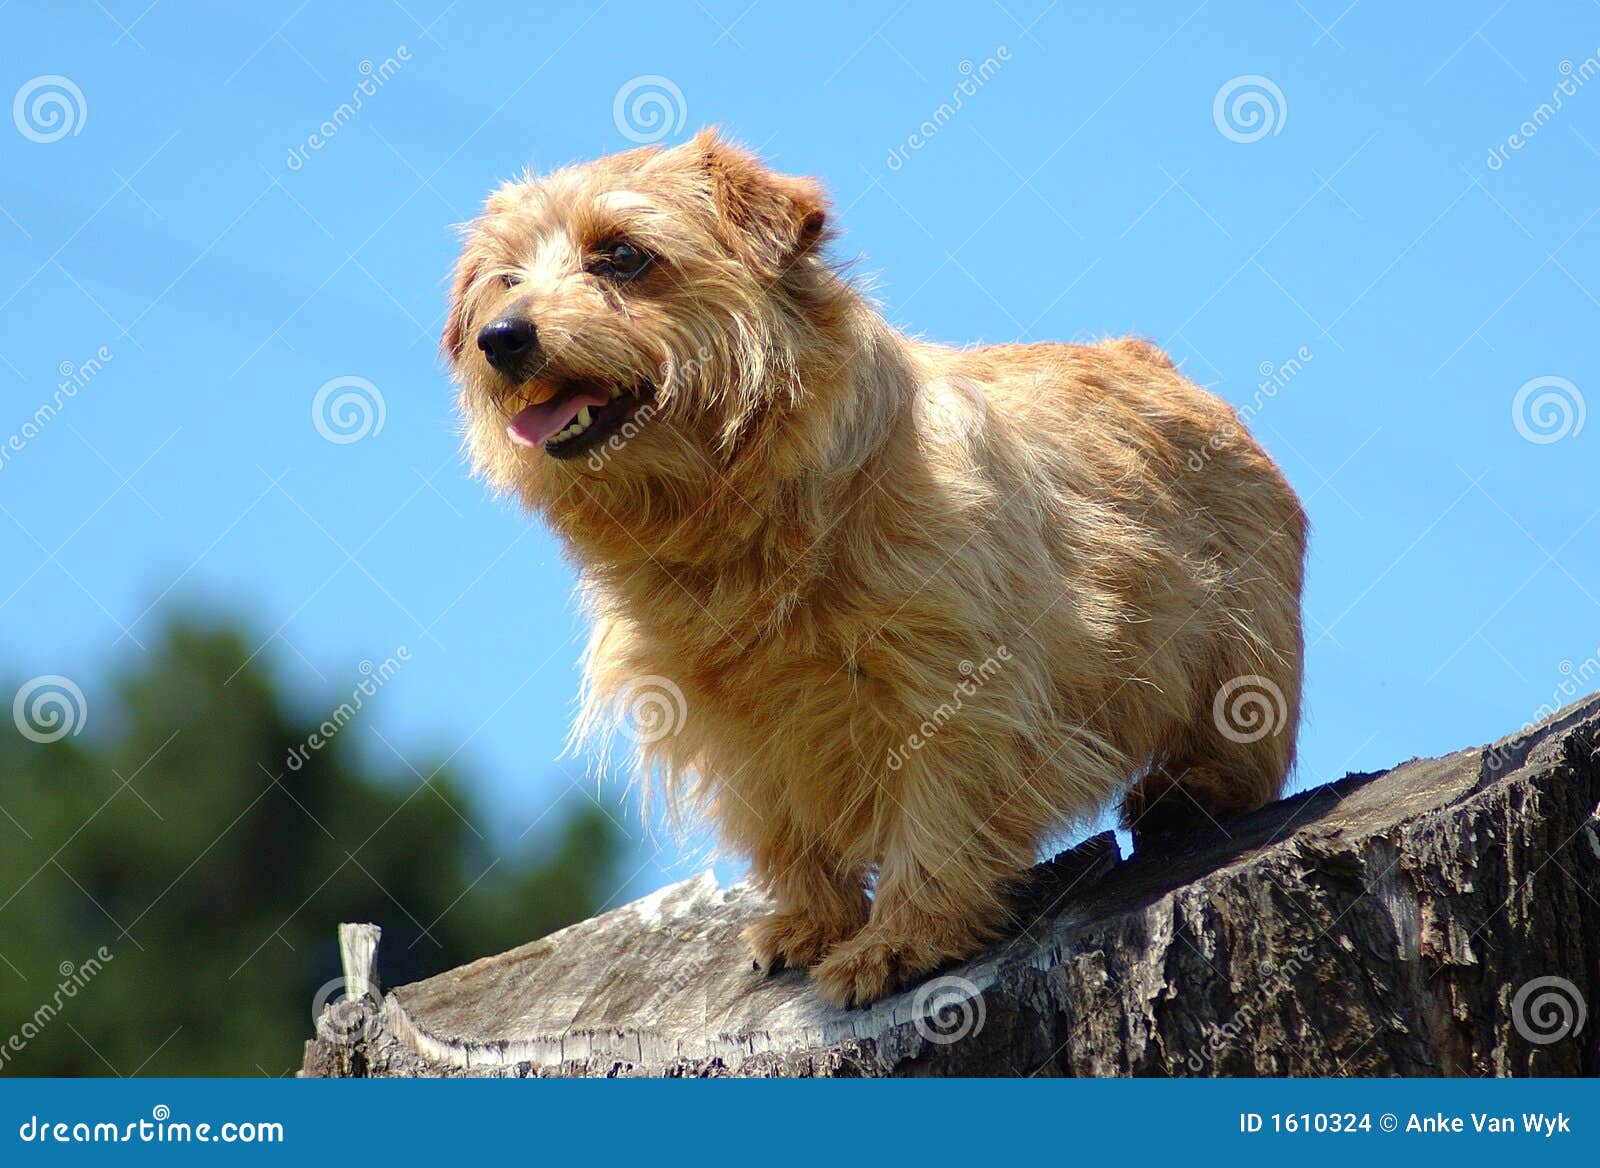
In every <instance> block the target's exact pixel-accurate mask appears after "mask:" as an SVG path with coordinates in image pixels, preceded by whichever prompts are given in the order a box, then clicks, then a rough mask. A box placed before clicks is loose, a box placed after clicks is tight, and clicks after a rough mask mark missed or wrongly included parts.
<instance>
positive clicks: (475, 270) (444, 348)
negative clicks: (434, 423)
mask: <svg viewBox="0 0 1600 1168" xmlns="http://www.w3.org/2000/svg"><path fill="white" fill-rule="evenodd" d="M482 270H483V258H482V257H481V256H479V255H477V254H476V253H475V252H474V251H473V250H472V246H471V244H470V243H469V244H468V245H467V246H466V247H465V248H464V249H463V250H462V253H461V257H460V258H459V259H458V260H456V266H455V271H454V272H453V273H452V274H451V277H450V309H449V313H448V315H446V316H445V319H444V334H443V335H442V336H441V337H440V338H439V352H440V353H442V354H443V355H444V359H445V360H446V361H449V362H451V363H452V364H454V363H455V362H456V361H457V360H459V359H460V357H461V346H462V344H463V343H464V342H465V340H466V336H465V334H466V327H467V290H468V289H469V288H471V287H472V285H473V283H474V282H476V280H477V279H478V276H479V274H480V273H481V272H482Z"/></svg>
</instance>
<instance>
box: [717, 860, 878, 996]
mask: <svg viewBox="0 0 1600 1168" xmlns="http://www.w3.org/2000/svg"><path fill="white" fill-rule="evenodd" d="M753 866H754V870H755V874H756V876H757V878H758V879H759V880H760V881H761V883H762V885H763V886H764V887H765V889H766V891H767V894H768V896H769V897H771V898H772V900H773V902H774V905H775V911H773V912H772V913H769V914H768V915H767V916H764V917H762V918H761V919H760V920H758V921H757V922H756V923H755V924H753V925H751V926H749V927H748V928H747V929H745V931H744V933H743V937H744V942H745V944H746V945H747V946H748V947H749V949H750V956H751V958H752V959H753V962H754V965H755V968H757V969H759V970H762V971H763V972H766V973H774V972H776V971H777V970H779V969H783V968H785V967H789V968H793V969H808V968H810V967H811V966H813V965H815V964H816V963H817V962H819V961H821V960H822V958H823V957H824V955H826V954H827V953H828V951H829V950H830V949H832V948H833V947H834V946H835V945H838V944H839V943H841V942H843V941H845V940H846V939H848V938H849V937H851V936H852V935H854V934H855V933H856V932H857V931H858V930H859V929H860V928H861V927H862V926H863V925H864V924H866V921H867V909H868V901H867V893H866V872H865V870H864V869H862V868H859V867H857V868H852V867H851V866H850V865H848V864H846V863H844V862H843V861H842V860H840V859H839V858H838V857H837V856H835V855H832V854H831V853H829V852H828V851H827V850H826V849H824V848H822V847H820V846H819V845H816V844H796V843H793V842H792V841H789V840H782V841H774V842H769V843H767V844H766V845H764V846H762V847H760V848H757V849H756V850H755V854H754V856H753Z"/></svg>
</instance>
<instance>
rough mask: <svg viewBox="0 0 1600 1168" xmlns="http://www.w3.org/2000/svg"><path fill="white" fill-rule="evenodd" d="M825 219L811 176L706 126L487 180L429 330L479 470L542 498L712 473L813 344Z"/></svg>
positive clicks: (827, 285) (544, 501)
mask: <svg viewBox="0 0 1600 1168" xmlns="http://www.w3.org/2000/svg"><path fill="white" fill-rule="evenodd" d="M825 223H826V211H825V208H824V196H823V193H822V190H821V188H820V187H819V186H818V185H817V184H816V183H815V182H814V181H812V180H810V179H805V178H795V177H790V176H786V175H780V174H775V173H773V172H772V171H770V170H768V169H767V168H766V167H765V166H763V165H762V164H761V163H760V162H759V161H757V160H756V159H755V158H754V157H753V156H752V155H750V154H748V153H746V152H745V151H743V150H741V149H739V148H737V147H734V146H731V145H729V144H728V143H726V142H725V141H723V140H721V139H720V138H718V137H717V135H716V134H715V132H714V131H706V132H702V133H701V134H699V135H698V136H696V137H695V138H694V139H693V140H692V141H690V142H687V143H685V144H683V145H681V146H678V147H675V148H672V149H660V148H646V149H642V150H633V151H629V152H627V153H624V154H617V155H613V156H611V157H608V158H603V159H600V160H599V161H596V162H592V163H587V164H583V165H578V166H573V167H569V168H567V169H565V170H560V171H556V172H555V173H553V174H550V175H547V176H545V177H542V178H531V177H530V178H527V179H524V180H522V181H518V182H513V183H509V184H507V185H505V186H503V187H501V188H500V189H499V190H497V191H495V192H494V194H493V195H491V196H490V198H489V200H488V203H487V205H486V207H485V211H484V214H483V215H482V216H480V217H479V218H478V219H477V220H475V221H474V222H472V223H471V224H469V225H468V226H467V228H466V231H465V245H464V248H463V251H462V255H461V259H460V262H459V263H458V265H457V267H456V271H455V278H454V282H453V287H452V291H451V304H450V311H449V318H448V321H447V323H446V325H445V330H444V337H443V351H444V355H445V358H446V359H447V360H448V361H449V363H450V365H451V367H452V369H453V371H454V373H455V374H456V377H457V380H458V382H459V385H460V389H461V393H460V402H461V408H462V412H463V414H464V416H465V418H466V422H467V430H468V434H467V438H468V445H469V447H470V449H471V451H472V454H473V458H474V461H475V463H476V465H477V467H478V469H479V470H480V471H482V472H483V473H484V474H485V475H486V476H487V477H488V478H489V479H490V481H491V482H493V483H494V484H495V485H496V486H497V487H500V488H502V489H508V490H513V491H516V492H517V493H519V494H521V495H522V497H523V498H524V499H525V500H526V501H527V502H528V503H530V504H532V505H534V506H541V507H545V508H549V507H551V506H552V505H553V504H554V502H555V501H556V500H557V499H559V498H562V497H564V496H566V495H568V494H569V493H573V488H574V487H579V488H581V492H582V493H587V494H594V493H595V492H596V491H599V492H602V493H604V492H605V491H607V490H608V487H607V485H606V484H608V483H609V484H612V486H613V487H614V486H615V484H617V483H619V482H620V483H629V482H631V483H632V484H633V486H634V487H635V488H637V487H638V486H639V483H640V482H641V481H645V480H654V481H655V482H657V483H661V482H666V483H676V484H679V485H688V484H692V483H693V482H695V481H697V480H698V479H699V478H700V477H702V476H704V475H705V474H706V473H707V472H708V471H711V472H715V473H719V474H721V473H727V471H728V470H729V468H730V467H731V465H732V464H733V463H734V462H735V461H736V460H737V459H738V458H739V456H740V452H741V450H742V449H745V448H747V447H748V446H749V445H750V444H751V443H752V442H756V441H758V440H759V439H760V437H761V435H762V433H763V432H764V431H765V430H766V429H767V428H768V427H769V426H771V425H772V424H773V421H772V415H773V412H774V411H782V410H784V409H787V408H792V407H793V406H794V405H795V404H796V403H797V402H798V401H799V400H800V398H801V396H802V394H803V386H804V382H805V372H806V371H805V368H804V366H805V363H806V361H807V360H808V359H810V356H811V355H813V354H815V353H817V352H818V351H822V350H828V351H831V346H830V345H829V344H828V343H827V342H826V338H824V337H823V336H821V335H820V334H822V333H825V332H827V331H828V330H830V329H837V327H838V321H837V317H838V316H839V313H840V311H841V310H840V298H841V297H842V296H843V290H844V287H845V285H844V282H843V281H842V280H841V279H840V278H839V277H838V276H837V275H836V274H835V273H834V272H833V271H832V270H831V269H830V268H829V267H828V265H827V264H826V263H825V262H824V261H823V259H822V258H821V255H820V245H821V243H822V240H823V237H824V234H825ZM575 480H576V481H575Z"/></svg>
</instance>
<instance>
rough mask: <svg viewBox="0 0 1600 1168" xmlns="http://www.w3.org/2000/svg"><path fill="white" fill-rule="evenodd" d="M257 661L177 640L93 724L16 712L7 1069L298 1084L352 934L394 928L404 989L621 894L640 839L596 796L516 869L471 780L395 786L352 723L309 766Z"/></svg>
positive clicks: (4, 979)
mask: <svg viewBox="0 0 1600 1168" xmlns="http://www.w3.org/2000/svg"><path fill="white" fill-rule="evenodd" d="M251 652H252V649H251V646H250V645H248V644H247V643H246V638H245V636H244V635H243V634H242V633H240V632H238V631H233V630H228V629H221V628H210V627H196V626H179V627H174V628H171V629H169V630H167V632H166V633H165V634H164V635H163V637H162V639H161V641H160V643H159V644H155V645H152V646H151V648H150V652H149V654H148V656H147V657H145V658H142V659H141V663H140V665H139V667H138V668H137V669H136V670H135V671H133V672H131V673H128V674H126V675H124V676H122V677H120V678H119V679H118V680H117V682H116V694H117V701H116V703H115V706H116V708H115V709H106V708H105V707H106V705H107V703H105V702H104V701H103V700H98V701H97V704H96V706H95V708H94V725H93V727H92V729H93V730H94V733H84V734H82V735H80V736H76V737H65V738H62V739H60V740H59V741H55V742H50V743H46V744H39V743H35V742H31V741H29V740H28V739H26V738H24V737H23V736H22V735H21V734H19V733H15V732H13V727H12V726H11V725H10V722H9V720H0V727H3V732H0V904H3V906H0V1075H4V1074H13V1075H113V1074H123V1075H132V1074H142V1075H256V1074H271V1075H278V1074H282V1073H284V1072H285V1071H287V1070H289V1069H290V1068H292V1067H294V1066H297V1065H298V1062H299V1056H300V1045H301V1043H302V1041H303V1040H304V1039H305V1038H306V1037H308V1036H309V1035H310V1033H311V1004H312V1001H313V998H314V996H315V995H316V994H317V992H318V990H319V988H321V987H322V986H324V985H325V984H326V983H327V982H329V981H331V980H333V979H335V978H337V977H338V975H339V971H338V955H337V945H336V942H335V932H334V924H335V922H337V921H360V920H370V921H375V922H377V923H379V924H381V925H382V926H383V930H384V934H383V944H382V946H381V949H380V975H381V977H382V979H383V980H384V982H385V983H386V984H400V983H403V982H405V981H408V980H411V979H414V978H416V977H421V976H425V975H427V974H430V973H434V972H437V971H439V970H441V969H446V968H450V967H452V966H454V965H458V964H460V963H461V962H463V961H466V960H470V959H472V958H474V957H478V956H482V955H485V954H489V953H495V952H499V951H501V950H503V949H505V948H508V947H510V946H512V945H515V944H518V943H520V942H522V941H525V940H528V939H530V938H533V937H538V936H542V935H543V934H545V933H547V932H549V931H551V930H553V929H556V928H559V927H561V926H562V925H565V924H568V923H570V922H572V921H574V920H578V919H581V918H583V917H585V916H587V915H589V914H590V913H592V912H593V911H594V910H595V909H596V908H597V907H598V904H599V901H600V900H601V899H603V898H605V897H607V896H609V895H610V894H611V893H612V892H613V891H614V887H613V885H614V883H615V880H614V876H615V869H616V866H617V861H618V859H619V853H620V850H621V848H622V846H623V845H622V843H621V839H620V833H619V832H618V831H617V829H616V828H615V827H613V825H612V823H611V821H610V819H609V818H608V817H607V815H606V813H605V812H604V811H603V810H601V809H600V808H599V807H598V806H596V805H595V804H593V803H587V802H585V803H583V804H582V805H581V809H580V810H578V811H576V812H575V813H574V814H572V815H570V816H568V817H567V818H566V819H565V820H564V821H563V822H562V823H561V824H560V825H559V830H558V832H557V838H556V839H555V841H554V843H546V844H543V845H542V846H539V847H538V848H537V851H538V853H539V857H538V859H537V860H536V861H534V860H531V859H529V858H528V857H526V856H523V857H511V858H508V859H506V860H504V861H502V860H499V859H497V855H498V850H497V848H496V847H495V846H494V845H493V844H492V843H491V842H489V841H488V840H486V839H485V838H484V837H485V836H487V835H488V834H489V832H488V830H487V828H486V825H485V821H484V818H483V816H481V815H480V814H478V813H477V812H476V811H475V810H474V809H473V808H472V807H471V805H470V803H469V801H468V800H467V798H466V797H465V796H464V795H463V793H462V787H461V785H460V783H459V781H458V780H457V779H456V778H455V777H453V776H452V775H451V774H449V773H448V772H447V771H441V772H439V773H437V774H431V775H430V774H429V772H428V770H426V769H424V771H423V774H424V776H426V778H425V780H421V779H419V778H418V777H417V775H416V774H414V773H413V772H412V771H411V770H410V769H409V768H407V767H405V766H404V765H403V764H402V763H401V762H400V761H399V760H398V759H397V760H395V764H394V767H393V768H392V769H387V773H374V771H373V769H372V768H371V767H370V766H368V765H365V764H363V762H362V761H361V760H360V758H359V757H358V756H359V754H360V753H361V752H359V751H356V750H354V749H351V747H352V746H353V745H354V741H353V740H354V739H355V738H356V732H355V731H354V730H353V729H352V730H346V731H345V732H343V733H342V734H340V735H338V736H336V737H335V738H334V739H333V740H332V742H331V743H329V744H328V745H327V746H325V747H323V748H322V749H320V750H317V751H314V752H310V753H309V756H308V757H307V759H306V761H305V763H304V765H303V766H302V767H301V768H300V769H298V770H292V769H289V768H288V767H286V766H285V762H284V760H285V759H286V758H287V756H288V754H289V752H290V751H291V750H292V749H293V748H294V747H296V746H298V745H300V744H303V743H304V742H306V740H307V738H308V736H309V735H310V734H311V732H312V729H313V727H312V726H311V725H310V724H304V720H303V719H300V718H297V717H295V716H294V715H293V714H291V713H290V712H288V706H287V703H286V702H285V701H284V700H283V698H282V696H281V695H280V694H279V693H278V692H276V690H275V688H274V683H273V681H272V679H271V677H270V676H269V673H268V671H267V670H266V669H265V668H263V667H262V665H261V664H260V659H259V658H256V659H255V660H253V661H252V662H251V663H250V664H249V665H246V666H244V668H242V669H241V668H240V665H241V663H242V662H245V661H246V660H247V659H248V658H250V657H251ZM15 691H16V687H15V686H10V687H7V688H5V689H4V691H3V692H4V694H5V695H7V696H9V695H10V694H12V693H14V692H15ZM419 765H420V764H419ZM102 947H103V949H104V952H105V953H106V954H109V955H110V960H107V961H103V962H102V961H100V958H99V957H98V956H97V954H98V953H99V952H100V951H101V950H102ZM97 962H98V963H99V965H100V966H101V968H98V969H97V968H96V963H97ZM69 987H70V992H68V989H69ZM13 1038H15V1039H16V1041H10V1040H12V1039H13ZM17 1042H21V1043H22V1049H20V1050H18V1049H16V1045H17Z"/></svg>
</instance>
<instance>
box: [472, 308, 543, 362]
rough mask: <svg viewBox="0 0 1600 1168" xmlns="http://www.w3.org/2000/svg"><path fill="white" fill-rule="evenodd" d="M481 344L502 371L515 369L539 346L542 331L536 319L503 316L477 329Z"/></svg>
mask: <svg viewBox="0 0 1600 1168" xmlns="http://www.w3.org/2000/svg"><path fill="white" fill-rule="evenodd" d="M478 348H480V349H482V350H483V355H484V356H485V357H487V358H488V359H489V364H491V365H493V366H494V367H495V368H496V369H499V370H500V371H501V372H504V373H510V372H513V371H515V370H516V369H517V368H518V367H519V366H521V365H522V364H523V363H524V362H525V361H527V360H528V359H529V358H530V357H532V356H533V354H534V353H535V352H536V351H537V350H538V348H539V333H538V330H537V329H535V328H534V327H533V321H531V320H528V319H527V318H526V317H521V316H502V317H497V318H496V319H494V320H491V321H490V322H489V323H488V324H486V325H484V326H483V328H482V330H481V331H479V333H478Z"/></svg>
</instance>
